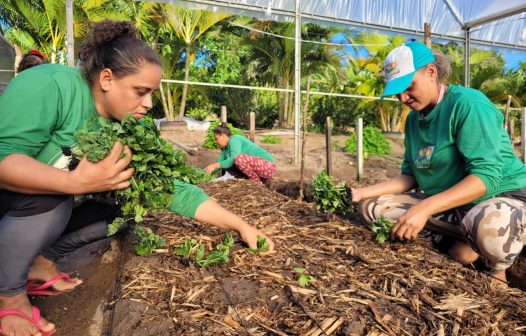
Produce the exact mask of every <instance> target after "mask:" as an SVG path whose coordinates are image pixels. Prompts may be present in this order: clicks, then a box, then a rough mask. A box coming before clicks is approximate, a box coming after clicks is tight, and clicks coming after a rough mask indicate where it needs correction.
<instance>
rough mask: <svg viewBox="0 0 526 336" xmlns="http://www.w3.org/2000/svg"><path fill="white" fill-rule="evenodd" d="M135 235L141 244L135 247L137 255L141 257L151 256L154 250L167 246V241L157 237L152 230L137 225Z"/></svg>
mask: <svg viewBox="0 0 526 336" xmlns="http://www.w3.org/2000/svg"><path fill="white" fill-rule="evenodd" d="M135 235H137V238H138V239H139V242H138V243H137V245H136V246H135V253H137V254H138V255H140V256H146V255H149V254H150V253H152V251H153V250H155V249H156V248H159V247H161V246H164V244H165V241H164V240H162V239H161V237H159V236H158V235H156V234H155V233H154V232H153V231H152V229H150V228H145V227H143V226H140V225H137V226H136V227H135Z"/></svg>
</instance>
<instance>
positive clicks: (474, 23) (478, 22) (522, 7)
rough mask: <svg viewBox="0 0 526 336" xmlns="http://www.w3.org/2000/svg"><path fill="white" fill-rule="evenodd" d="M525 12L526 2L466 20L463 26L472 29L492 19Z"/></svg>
mask: <svg viewBox="0 0 526 336" xmlns="http://www.w3.org/2000/svg"><path fill="white" fill-rule="evenodd" d="M523 12H526V4H523V5H520V6H517V7H514V8H509V9H506V10H503V11H500V12H496V13H494V14H492V15H488V16H485V17H482V18H479V19H476V20H473V21H470V22H466V23H464V25H463V28H464V29H470V28H473V27H477V26H481V25H483V24H486V23H489V22H492V21H496V20H500V19H504V18H507V17H510V16H513V15H517V14H520V13H523Z"/></svg>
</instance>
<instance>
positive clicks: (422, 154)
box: [415, 146, 435, 169]
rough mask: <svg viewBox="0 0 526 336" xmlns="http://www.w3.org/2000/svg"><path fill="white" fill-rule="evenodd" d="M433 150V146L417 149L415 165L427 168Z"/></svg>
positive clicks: (419, 167)
mask: <svg viewBox="0 0 526 336" xmlns="http://www.w3.org/2000/svg"><path fill="white" fill-rule="evenodd" d="M434 151H435V146H427V147H423V148H420V149H419V150H418V155H417V156H416V159H415V167H416V168H418V169H425V168H429V166H430V165H431V156H432V155H433V152H434Z"/></svg>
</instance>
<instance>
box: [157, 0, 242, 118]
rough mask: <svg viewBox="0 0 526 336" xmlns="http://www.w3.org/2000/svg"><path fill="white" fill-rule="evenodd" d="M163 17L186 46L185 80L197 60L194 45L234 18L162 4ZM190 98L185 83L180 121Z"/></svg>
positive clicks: (228, 15)
mask: <svg viewBox="0 0 526 336" xmlns="http://www.w3.org/2000/svg"><path fill="white" fill-rule="evenodd" d="M161 8H162V16H163V18H164V20H165V21H164V22H165V24H166V25H167V26H169V27H170V28H171V29H172V30H173V32H174V33H175V35H176V36H177V37H178V38H179V39H180V40H181V41H183V43H184V45H185V52H184V58H185V66H184V69H185V71H184V80H185V82H186V81H188V80H189V78H190V66H191V64H192V63H193V62H194V59H195V50H194V44H195V43H196V41H197V40H198V39H199V38H200V37H202V36H203V34H204V33H206V32H207V31H209V30H210V29H212V28H213V27H214V25H216V24H217V23H219V22H221V21H223V20H224V19H226V18H228V17H230V16H232V14H228V13H212V12H206V11H199V10H189V9H184V8H177V7H174V6H171V5H168V4H162V5H161ZM187 96H188V84H187V83H184V85H183V93H182V97H181V106H180V108H179V119H180V120H181V119H183V116H184V111H185V107H186V98H187Z"/></svg>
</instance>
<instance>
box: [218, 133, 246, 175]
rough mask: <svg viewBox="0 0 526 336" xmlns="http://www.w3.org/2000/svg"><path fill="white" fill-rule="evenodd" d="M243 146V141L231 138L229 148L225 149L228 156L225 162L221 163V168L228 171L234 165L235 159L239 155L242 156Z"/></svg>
mask: <svg viewBox="0 0 526 336" xmlns="http://www.w3.org/2000/svg"><path fill="white" fill-rule="evenodd" d="M241 146H242V144H241V139H240V138H239V137H235V136H231V137H230V140H229V141H228V145H227V148H225V149H224V151H227V153H228V155H225V157H226V158H225V159H224V160H221V161H219V165H220V166H221V168H223V169H227V168H230V167H232V166H233V165H234V158H235V157H236V156H237V155H239V154H242V153H241Z"/></svg>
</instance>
